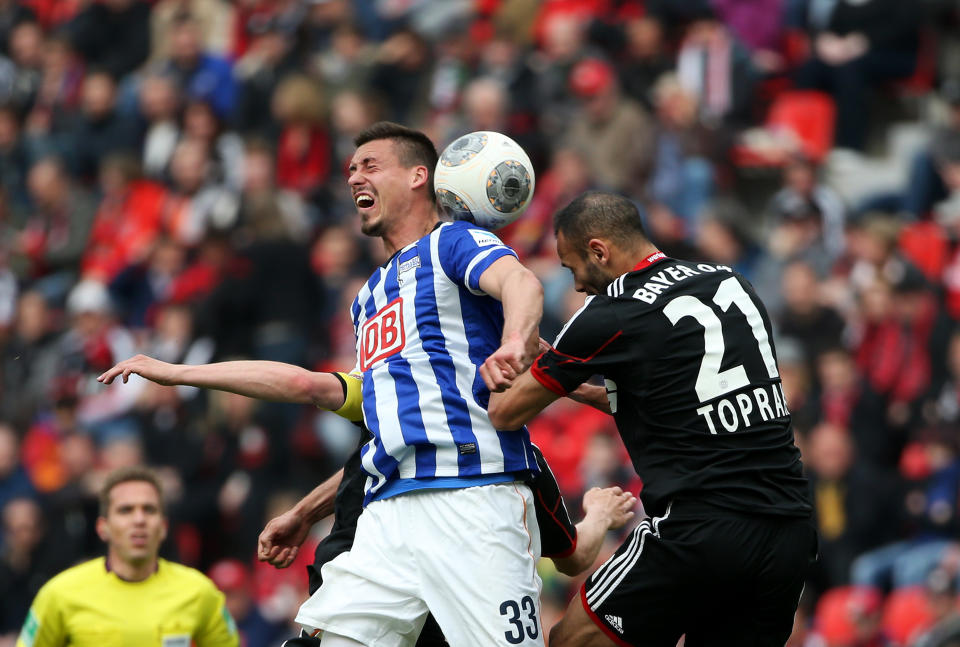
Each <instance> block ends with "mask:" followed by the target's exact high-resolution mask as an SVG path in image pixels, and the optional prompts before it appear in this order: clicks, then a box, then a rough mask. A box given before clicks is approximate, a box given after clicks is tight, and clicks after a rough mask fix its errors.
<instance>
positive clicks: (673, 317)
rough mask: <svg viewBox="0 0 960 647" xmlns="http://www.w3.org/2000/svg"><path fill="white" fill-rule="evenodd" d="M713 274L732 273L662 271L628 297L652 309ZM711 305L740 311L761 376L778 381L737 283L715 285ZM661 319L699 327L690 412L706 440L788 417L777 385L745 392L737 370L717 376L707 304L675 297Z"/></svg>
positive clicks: (611, 389) (716, 338)
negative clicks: (685, 284)
mask: <svg viewBox="0 0 960 647" xmlns="http://www.w3.org/2000/svg"><path fill="white" fill-rule="evenodd" d="M714 272H728V273H732V272H733V270H732V269H730V267H728V266H726V265H710V264H707V263H700V264H698V265H697V266H696V269H694V268H691V267H686V266H684V265H667V266H666V267H664V268H663V269H662V270H661V271H659V272H657V273H655V274H652V275H651V276H650V277H649V278H648V280H647V281H646V282H645V283H644V284H643V287H641V288H637V289H636V290H634V292H633V294H632V295H631V296H632V297H633V298H634V299H639V300H640V301H643V302H645V303H654V302H655V301H656V300H657V299H658V297H659V296H660V295H661V293H663V292H664V290H666V288H668V287H670V286H672V285H675V284H676V283H680V282H682V281H684V280H686V279H688V278H690V277H692V276H697V275H699V274H701V273H714ZM712 302H713V305H716V306H719V307H720V309H721V310H722V311H724V312H727V311H729V310H730V309H731V308H735V309H737V310H739V311H740V313H741V314H742V315H743V316H744V317H745V318H746V321H747V323H748V324H749V326H750V329H751V331H752V332H753V337H754V339H755V340H756V342H757V347H758V350H759V352H760V355H761V356H762V358H763V363H764V365H765V367H766V370H767V377H769V378H771V379H777V378H779V377H780V373H779V371H778V370H777V363H776V360H775V358H774V355H773V349H772V348H771V346H770V339H769V337H768V335H767V331H766V328H765V327H764V324H763V318H762V316H761V315H760V312H759V310H757V307H756V305H754V303H753V301H752V300H751V299H750V296H749V295H748V294H747V293H746V291H745V290H744V289H743V286H742V285H740V282H739V281H738V280H737V279H736V278H735V277H732V276H731V277H730V278H728V279H724V280H723V281H721V282H720V285H719V287H718V288H717V291H716V293H715V294H714V295H713V298H712ZM663 314H664V315H666V317H667V318H668V319H669V320H670V323H671V324H673V325H674V326H675V325H677V323H678V322H679V321H680V320H681V319H683V318H685V317H691V318H693V319H695V320H696V321H697V323H699V324H700V325H701V326H703V335H704V354H703V358H702V360H701V363H700V370H699V371H698V374H697V381H696V385H695V390H696V393H697V397H698V398H699V400H700V403H701V406H700V407H699V408H697V409H696V412H697V414H698V415H699V416H701V417H702V419H703V421H704V422H705V423H706V425H707V429H709V431H710V433H711V434H714V435H716V434H718V433H724V432H726V433H733V432H736V431H740V430H743V429H749V428H750V427H751V426H753V425H754V424H756V423H758V422H761V421H763V422H766V421H769V420H775V419H780V418H785V417H787V416H789V415H790V412H789V410H788V409H787V399H786V396H785V395H784V392H783V386H782V385H781V383H780V381H779V379H777V381H775V382H772V383H770V384H767V385H763V386H753V387H752V388H747V387H750V384H751V382H750V380H749V379H748V378H747V373H746V371H745V369H744V367H743V366H742V365H736V366H732V367H730V368H728V369H725V370H720V365H721V362H722V361H723V354H724V342H723V331H722V326H723V324H722V323H721V321H720V319H719V318H718V317H717V315H716V314H715V313H714V311H713V310H712V309H711V308H710V306H709V305H708V304H706V303H704V302H703V301H701V300H700V299H698V298H697V297H694V296H691V295H681V296H678V297H675V298H673V299H672V300H671V301H670V302H669V303H667V305H666V306H664V308H663ZM606 386H607V393H608V397H609V394H611V393H613V394H614V398H615V397H616V395H615V394H616V384H612V381H611V380H607V385H606ZM738 391H739V392H738ZM615 406H616V404H615V400H612V401H611V408H612V409H614V410H615Z"/></svg>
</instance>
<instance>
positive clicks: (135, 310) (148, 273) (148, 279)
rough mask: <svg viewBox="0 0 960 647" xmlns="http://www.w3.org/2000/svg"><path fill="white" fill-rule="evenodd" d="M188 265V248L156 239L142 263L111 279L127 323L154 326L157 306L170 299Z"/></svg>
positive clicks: (130, 325) (135, 325)
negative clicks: (177, 281)
mask: <svg viewBox="0 0 960 647" xmlns="http://www.w3.org/2000/svg"><path fill="white" fill-rule="evenodd" d="M185 266H186V250H185V249H184V247H183V246H182V245H180V244H179V243H177V242H175V241H173V240H170V239H168V238H160V239H158V240H157V241H156V243H155V244H154V246H153V249H152V250H150V254H149V256H147V258H146V259H144V261H143V262H142V263H136V264H133V265H128V266H127V267H126V268H124V269H123V270H121V272H120V273H119V274H117V276H116V277H114V279H113V280H112V281H111V282H110V285H109V288H110V296H111V297H112V300H113V303H114V304H115V305H116V307H117V311H118V315H119V316H120V319H121V320H122V321H123V323H124V325H126V326H129V327H130V328H133V329H144V328H149V327H151V326H152V325H153V324H154V323H155V321H154V317H156V314H157V313H156V307H157V306H158V305H159V304H160V303H162V302H164V301H166V300H168V299H169V298H170V296H171V294H172V291H173V287H174V285H175V284H176V280H177V278H178V277H179V276H180V274H181V273H182V272H183V270H184V268H185Z"/></svg>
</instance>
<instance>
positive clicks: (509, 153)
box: [433, 130, 536, 229]
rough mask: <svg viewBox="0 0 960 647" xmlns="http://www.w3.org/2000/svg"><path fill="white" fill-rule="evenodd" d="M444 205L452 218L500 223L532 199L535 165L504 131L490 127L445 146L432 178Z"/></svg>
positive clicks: (491, 226)
mask: <svg viewBox="0 0 960 647" xmlns="http://www.w3.org/2000/svg"><path fill="white" fill-rule="evenodd" d="M433 183H434V187H435V189H436V192H437V201H438V202H439V203H440V208H441V209H442V210H443V211H444V212H445V213H446V214H447V215H448V216H449V217H452V218H453V219H454V220H468V221H470V222H472V223H474V224H476V225H479V226H481V227H484V228H486V229H499V228H501V227H505V226H506V225H509V224H510V223H511V222H513V221H514V220H516V219H517V218H519V217H520V215H521V214H522V213H523V211H524V209H526V208H527V206H528V205H529V204H530V201H531V200H532V199H533V188H534V185H535V184H536V181H535V178H534V176H533V165H532V164H531V163H530V158H529V157H527V154H526V153H524V152H523V149H522V148H520V146H519V145H518V144H517V142H515V141H513V140H512V139H510V138H509V137H507V136H506V135H503V134H501V133H496V132H493V131H489V130H478V131H477V132H473V133H470V134H469V135H464V136H463V137H461V138H459V139H457V140H456V141H454V142H453V143H452V144H450V145H449V146H447V147H446V148H445V149H444V151H443V153H442V154H441V155H440V159H439V161H438V162H437V169H436V172H435V173H434V178H433Z"/></svg>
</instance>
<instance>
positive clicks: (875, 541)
mask: <svg viewBox="0 0 960 647" xmlns="http://www.w3.org/2000/svg"><path fill="white" fill-rule="evenodd" d="M804 463H805V466H806V470H807V478H809V479H810V487H811V492H812V494H813V503H814V519H815V520H816V524H817V530H818V532H819V533H820V561H819V562H818V563H817V565H816V566H814V568H813V570H814V573H815V575H814V577H813V578H812V579H813V581H814V582H815V583H816V585H817V587H818V588H819V589H820V590H821V591H822V590H824V589H825V588H828V587H831V586H838V585H841V584H846V583H847V582H848V581H849V577H850V565H851V563H852V562H853V560H854V558H855V557H856V556H857V555H858V554H860V553H861V552H863V551H865V550H868V549H870V548H873V547H876V546H879V545H881V544H883V543H884V542H885V541H886V540H889V539H890V538H891V537H893V536H894V533H895V531H896V528H895V526H894V525H893V524H891V523H890V519H889V515H888V514H887V512H886V510H887V508H886V506H887V502H888V501H889V500H890V497H891V496H892V494H893V492H892V488H891V486H890V485H889V484H888V481H887V480H885V478H884V477H882V476H880V475H879V474H877V473H876V472H875V471H873V470H872V469H871V468H869V467H867V466H866V465H863V464H861V463H859V462H857V461H855V460H854V448H853V443H852V441H851V438H850V434H849V432H847V430H846V429H843V428H842V427H838V426H836V425H833V424H829V423H823V424H820V425H818V426H817V427H816V428H815V429H814V430H813V431H812V432H811V433H810V438H809V444H808V445H807V451H806V453H805V454H804Z"/></svg>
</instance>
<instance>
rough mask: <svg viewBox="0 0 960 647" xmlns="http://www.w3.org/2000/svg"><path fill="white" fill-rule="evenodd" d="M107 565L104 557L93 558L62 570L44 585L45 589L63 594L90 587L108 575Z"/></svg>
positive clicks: (48, 592) (51, 592)
mask: <svg viewBox="0 0 960 647" xmlns="http://www.w3.org/2000/svg"><path fill="white" fill-rule="evenodd" d="M106 574H107V566H106V560H105V558H103V557H98V558H96V559H91V560H89V561H86V562H82V563H80V564H77V565H76V566H71V567H70V568H68V569H66V570H63V571H60V572H59V573H57V574H56V575H54V576H53V577H51V578H50V579H49V580H47V582H46V584H44V585H43V589H42V590H43V591H45V592H46V593H47V594H48V595H49V594H61V593H68V592H71V591H77V590H81V587H82V588H89V587H90V585H92V584H93V583H95V582H96V581H97V580H102V579H104V578H105V577H106Z"/></svg>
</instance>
